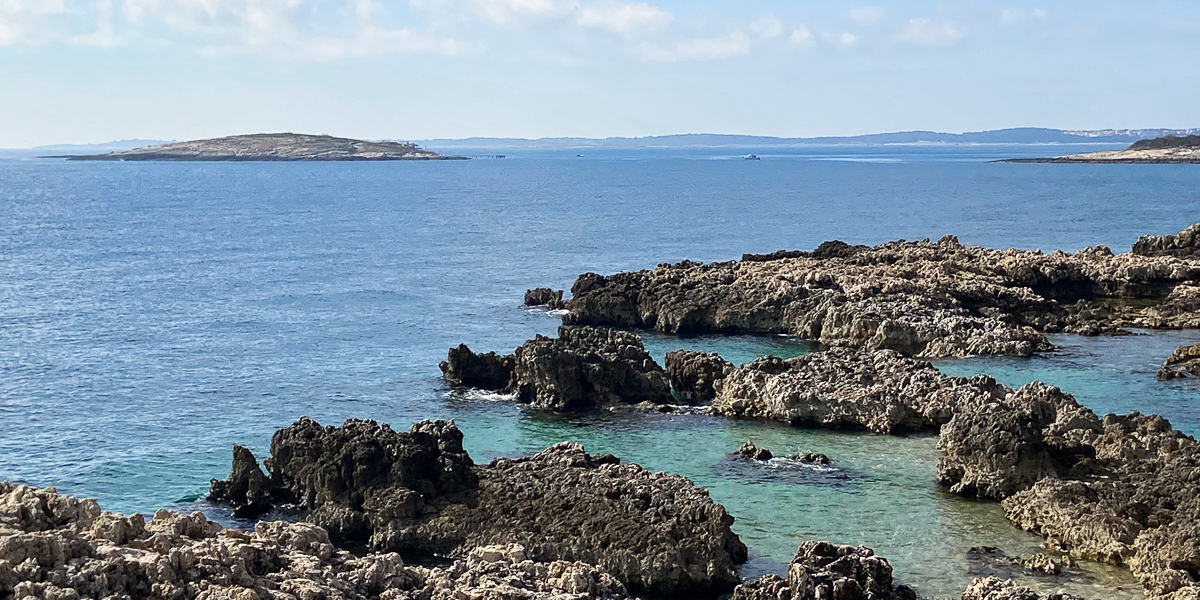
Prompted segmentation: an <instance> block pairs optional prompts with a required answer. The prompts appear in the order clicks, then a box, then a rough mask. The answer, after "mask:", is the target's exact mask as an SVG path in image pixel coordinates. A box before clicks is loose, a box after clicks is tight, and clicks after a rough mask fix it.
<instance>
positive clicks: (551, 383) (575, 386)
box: [513, 327, 674, 411]
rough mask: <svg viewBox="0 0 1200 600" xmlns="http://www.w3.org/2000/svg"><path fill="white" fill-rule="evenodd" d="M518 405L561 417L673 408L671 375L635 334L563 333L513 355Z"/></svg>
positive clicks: (588, 330) (538, 340)
mask: <svg viewBox="0 0 1200 600" xmlns="http://www.w3.org/2000/svg"><path fill="white" fill-rule="evenodd" d="M513 362H514V367H513V371H514V374H515V380H516V391H517V401H518V402H521V403H524V404H529V405H532V406H535V407H538V408H547V409H551V410H557V411H573V410H587V409H592V408H598V407H602V406H606V405H611V404H622V403H624V404H637V403H640V402H651V403H654V404H670V403H672V402H674V398H673V397H672V396H671V385H670V382H669V380H668V378H667V374H666V372H664V371H663V369H662V367H660V366H658V363H656V362H654V359H653V358H651V357H650V354H649V353H648V352H646V349H645V347H643V346H642V339H641V337H639V336H638V335H637V334H635V333H629V332H626V331H618V330H615V329H604V328H596V327H561V328H559V330H558V338H548V337H544V336H540V335H539V336H537V337H536V338H534V339H532V340H530V341H528V342H525V343H524V344H522V345H521V346H520V347H519V348H517V350H516V352H515V354H514V355H513Z"/></svg>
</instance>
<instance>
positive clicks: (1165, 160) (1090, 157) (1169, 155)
mask: <svg viewBox="0 0 1200 600" xmlns="http://www.w3.org/2000/svg"><path fill="white" fill-rule="evenodd" d="M1000 162H1014V163H1090V164H1170V163H1191V164H1197V163H1200V135H1188V136H1183V137H1177V136H1173V135H1169V136H1166V137H1160V138H1154V139H1150V140H1139V141H1136V142H1134V143H1133V144H1132V145H1131V146H1129V147H1128V148H1126V149H1124V150H1109V151H1105V152H1088V153H1086V154H1068V155H1066V156H1054V157H1050V158H1010V159H1007V160H1003V161H1000Z"/></svg>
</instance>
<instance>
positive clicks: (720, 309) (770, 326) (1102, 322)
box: [563, 228, 1200, 358]
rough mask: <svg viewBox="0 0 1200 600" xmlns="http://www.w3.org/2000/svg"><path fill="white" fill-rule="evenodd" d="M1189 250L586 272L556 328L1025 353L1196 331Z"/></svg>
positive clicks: (747, 258)
mask: <svg viewBox="0 0 1200 600" xmlns="http://www.w3.org/2000/svg"><path fill="white" fill-rule="evenodd" d="M1189 232H1191V233H1189ZM1167 239H1169V241H1166V240H1167ZM1195 248H1197V238H1196V236H1195V231H1193V228H1189V230H1187V231H1185V232H1183V233H1181V234H1179V235H1178V236H1166V238H1163V237H1159V236H1149V237H1146V238H1143V239H1142V240H1139V242H1138V244H1137V245H1136V246H1135V250H1134V251H1132V252H1127V253H1124V254H1114V253H1113V252H1112V251H1111V250H1109V249H1108V248H1107V247H1105V246H1094V247H1090V248H1086V249H1084V250H1080V251H1078V252H1075V253H1073V254H1067V253H1065V252H1061V251H1055V252H1052V253H1049V254H1046V253H1043V252H1041V251H1037V250H1015V249H1008V250H994V249H989V248H982V247H978V246H964V245H962V244H960V243H959V242H958V240H957V239H956V238H955V237H953V236H946V237H943V238H942V239H940V240H938V241H936V242H930V241H929V240H923V241H918V242H908V241H903V240H901V241H896V242H888V243H884V244H881V245H879V246H875V247H873V248H868V247H865V246H849V245H847V244H844V243H841V242H836V241H835V242H826V243H824V244H822V245H821V246H820V247H818V248H817V249H816V250H814V251H812V252H805V251H780V252H776V253H773V254H768V255H753V254H748V255H744V256H743V257H742V260H740V261H729V262H717V263H709V264H702V263H697V262H692V261H684V262H680V263H676V264H662V265H659V266H658V267H656V268H654V269H649V270H643V271H633V272H624V273H616V274H613V275H600V274H596V273H585V274H583V275H581V276H579V278H578V279H577V280H576V281H575V283H574V285H573V286H572V288H571V294H572V298H571V299H570V300H568V301H566V303H565V305H566V308H567V310H568V311H569V312H568V313H567V314H566V315H565V316H564V317H563V322H564V324H567V325H598V326H606V327H615V328H620V329H654V330H657V331H661V332H665V333H673V334H702V333H719V334H746V333H761V334H787V335H792V336H796V337H800V338H805V339H810V340H814V341H817V342H820V343H822V344H824V345H828V346H851V347H859V348H867V349H890V350H896V351H898V352H901V353H904V354H906V355H910V356H920V357H931V358H932V357H960V356H970V355H989V354H992V355H995V354H1006V355H1018V356H1024V355H1029V354H1032V353H1035V352H1040V351H1046V350H1050V349H1051V348H1052V346H1051V344H1050V343H1049V341H1048V340H1047V339H1046V337H1045V334H1047V333H1058V332H1066V333H1079V334H1084V335H1100V334H1123V333H1128V331H1127V330H1128V328H1131V327H1143V328H1152V329H1173V328H1189V327H1196V326H1200V262H1197V261H1193V260H1191V259H1190V257H1191V256H1192V254H1191V252H1193V251H1194V249H1195Z"/></svg>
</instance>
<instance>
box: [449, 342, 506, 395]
mask: <svg viewBox="0 0 1200 600" xmlns="http://www.w3.org/2000/svg"><path fill="white" fill-rule="evenodd" d="M438 368H440V369H441V370H442V376H443V377H445V378H446V379H447V380H450V381H453V382H455V383H457V384H459V385H464V386H467V387H472V388H478V389H481V390H493V391H499V390H504V389H507V388H509V387H511V386H512V378H513V357H512V356H511V355H510V356H501V355H499V354H496V353H495V352H487V353H482V352H481V353H478V354H477V353H475V352H472V351H471V349H470V348H468V347H467V345H466V344H459V345H458V347H457V348H451V349H450V352H449V353H448V354H447V355H446V360H444V361H442V362H441V363H439V364H438Z"/></svg>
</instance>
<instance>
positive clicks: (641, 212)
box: [0, 145, 1200, 598]
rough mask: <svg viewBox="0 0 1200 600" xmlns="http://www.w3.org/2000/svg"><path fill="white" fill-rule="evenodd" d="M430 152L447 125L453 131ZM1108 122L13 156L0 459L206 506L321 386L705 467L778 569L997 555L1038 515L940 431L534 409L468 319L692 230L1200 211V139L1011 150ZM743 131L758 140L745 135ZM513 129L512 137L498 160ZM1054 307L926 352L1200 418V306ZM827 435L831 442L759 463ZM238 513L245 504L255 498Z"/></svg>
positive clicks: (924, 590)
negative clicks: (827, 142) (885, 141)
mask: <svg viewBox="0 0 1200 600" xmlns="http://www.w3.org/2000/svg"><path fill="white" fill-rule="evenodd" d="M435 149H436V148H435ZM1099 149H1111V147H1110V146H1098V145H1097V146H1078V147H1075V146H1005V145H974V146H972V145H886V146H797V147H787V148H750V147H719V148H648V149H637V150H618V149H563V150H522V149H506V150H496V149H478V150H474V151H472V150H471V149H466V150H464V149H456V152H457V153H463V154H468V155H476V156H488V157H489V158H476V159H474V160H469V161H446V162H392V163H105V162H68V161H64V160H60V159H39V158H35V157H32V156H28V155H10V156H9V157H8V158H0V479H7V480H11V481H18V482H25V483H29V484H32V485H36V486H55V487H57V488H58V489H59V490H60V491H62V492H65V493H70V494H74V495H79V496H86V497H94V498H97V499H99V501H100V503H101V505H102V506H103V507H104V508H106V509H108V510H113V511H118V512H123V513H130V512H145V513H152V512H153V511H155V510H158V509H162V508H168V509H171V510H180V511H191V510H201V511H204V512H206V513H208V514H210V515H211V516H214V517H215V518H218V519H222V520H224V521H225V522H227V523H229V524H232V525H238V523H237V522H234V521H232V520H231V519H230V518H229V517H228V516H227V514H226V511H225V510H224V509H222V508H221V507H217V506H213V505H210V504H208V503H207V502H206V501H204V499H203V496H204V494H205V492H206V490H207V488H208V485H209V480H210V479H212V478H224V477H225V476H226V475H227V474H228V473H229V465H230V459H231V447H232V445H233V444H241V445H244V446H247V447H249V448H251V449H252V450H253V451H254V452H255V453H256V454H257V455H258V456H259V457H260V459H261V458H263V457H265V456H267V455H268V448H269V443H270V438H271V434H272V433H273V432H274V431H275V430H276V429H278V428H281V427H285V426H287V425H288V424H290V423H292V422H293V421H295V420H296V419H297V418H299V417H301V416H304V415H307V416H309V417H312V418H314V419H316V420H318V421H320V422H321V423H324V424H340V423H341V422H342V421H344V420H345V419H348V418H367V419H376V420H380V421H384V422H387V423H390V424H392V425H393V427H395V428H397V429H406V428H407V427H408V425H409V424H410V423H412V422H414V421H417V420H420V419H432V418H439V419H454V420H455V422H456V423H457V424H458V426H459V427H460V428H461V429H462V430H463V431H464V432H465V436H466V440H465V444H466V447H467V449H468V451H469V452H470V454H471V456H472V457H473V459H474V460H475V461H476V462H481V463H482V462H486V461H488V460H491V459H493V458H496V457H500V456H514V455H520V454H525V453H532V452H536V451H538V450H540V449H542V448H545V447H546V446H549V445H551V444H553V443H556V442H559V441H563V440H572V441H578V442H581V443H583V444H584V445H585V446H586V448H587V449H588V451H590V452H593V453H601V452H609V453H613V454H616V455H617V456H620V457H622V458H623V459H625V460H626V461H629V462H635V463H638V464H640V465H642V466H644V467H646V468H648V469H653V470H662V471H668V472H672V473H679V474H682V475H685V476H687V477H689V478H690V479H691V480H692V481H694V482H695V483H696V484H697V485H700V486H703V487H705V488H707V489H708V490H709V491H710V493H711V495H712V498H713V499H714V500H715V501H717V502H720V503H721V504H723V505H724V506H725V507H726V508H727V509H728V511H729V512H730V513H731V514H732V515H733V516H734V517H735V518H736V523H735V524H734V529H735V531H736V532H737V533H738V534H739V535H740V536H741V538H742V539H743V540H744V541H745V542H746V544H747V545H748V546H749V547H750V549H751V554H752V560H751V561H750V563H748V564H747V565H746V566H745V567H744V569H743V572H744V574H745V575H747V576H753V575H756V574H760V573H765V572H782V571H784V570H785V569H786V563H787V562H788V560H789V559H790V558H791V556H792V555H793V554H794V552H795V550H796V547H797V546H798V545H799V544H800V543H801V542H802V541H804V540H816V539H820V540H830V541H833V542H836V543H839V544H856V545H857V544H861V545H866V546H869V547H871V548H874V549H875V551H876V552H877V553H878V554H880V555H882V556H885V557H887V558H888V559H889V560H890V561H891V564H892V565H893V567H894V569H895V576H896V579H897V580H898V581H900V582H903V583H906V584H909V585H911V586H912V587H914V588H915V589H917V591H918V592H919V593H921V594H922V595H925V596H931V597H932V596H937V597H957V596H958V595H959V594H961V592H962V590H963V588H964V587H965V586H966V585H967V583H968V582H969V581H970V580H971V578H972V577H974V576H977V575H981V574H988V573H991V572H993V570H992V568H993V567H994V565H992V566H991V567H989V566H988V565H987V564H984V563H983V562H982V561H979V560H977V559H975V558H972V557H971V555H970V553H969V552H968V551H969V549H971V548H972V547H977V546H993V547H998V548H1000V549H1001V550H1003V551H1004V552H1006V553H1008V554H1010V555H1021V556H1028V555H1030V554H1032V553H1034V552H1038V551H1041V550H1042V548H1041V541H1040V539H1039V538H1037V537H1036V536H1034V535H1032V534H1028V533H1024V532H1021V531H1018V530H1016V529H1015V528H1013V527H1012V526H1011V525H1009V524H1008V523H1007V522H1006V521H1005V519H1004V515H1003V511H1002V509H1001V508H1000V507H999V505H997V504H996V503H993V502H982V501H974V500H967V499H962V498H958V497H954V496H951V495H948V494H945V493H943V492H942V491H939V490H938V489H937V488H936V486H935V484H934V465H935V462H936V460H937V455H938V451H937V440H936V438H935V437H930V436H913V437H889V436H878V435H869V434H862V433H845V432H830V431H820V430H806V429H793V428H790V427H786V426H782V425H778V424H773V423H760V422H754V421H739V420H729V419H723V418H713V417H707V416H695V415H675V416H668V415H645V414H626V413H597V414H587V415H575V416H559V415H553V414H546V413H539V412H533V411H527V410H523V409H521V408H519V407H517V406H515V405H514V404H513V403H512V402H510V401H509V400H510V399H508V398H504V397H502V396H497V395H494V394H491V395H489V394H483V393H478V392H469V391H462V390H453V389H451V388H449V387H448V386H447V385H446V384H445V383H444V382H443V381H442V379H441V378H440V372H439V370H438V366H437V364H438V362H439V361H440V360H443V359H444V358H445V355H446V350H447V348H449V347H451V346H456V345H458V344H460V343H466V344H468V345H469V346H470V347H471V348H472V349H475V350H480V351H487V350H497V351H501V352H510V351H512V349H513V348H515V347H516V346H518V345H519V344H521V343H522V342H523V341H524V340H526V339H529V338H531V337H533V336H534V335H535V334H539V333H540V334H546V335H553V334H554V333H555V331H556V329H557V327H558V325H559V323H560V319H559V315H557V314H555V313H552V312H548V311H546V310H542V309H531V308H527V307H524V306H522V295H523V293H524V291H525V290H526V289H527V288H532V287H553V288H556V289H569V288H570V286H571V283H572V282H573V281H574V279H575V278H576V277H577V276H578V275H579V274H581V273H584V272H588V271H594V272H599V273H613V272H616V271H622V270H631V269H643V268H652V267H654V266H655V265H657V264H660V263H665V262H676V261H680V260H683V259H691V260H699V261H723V260H731V259H737V258H739V257H740V256H741V254H742V253H746V252H752V253H764V252H771V251H774V250H779V249H812V248H814V247H816V246H817V245H818V244H819V243H821V242H822V241H825V240H832V239H838V240H843V241H845V242H849V243H852V244H878V243H882V242H885V241H889V240H896V239H907V240H918V239H923V238H930V239H936V238H938V237H941V236H942V235H945V234H954V235H957V236H958V238H959V239H960V240H961V241H962V242H963V243H965V244H975V245H984V246H990V247H997V248H1009V247H1013V248H1026V249H1041V250H1043V251H1046V252H1049V251H1053V250H1056V249H1062V250H1066V251H1068V252H1071V251H1075V250H1078V249H1080V248H1083V247H1086V246H1091V245H1096V244H1105V245H1107V246H1109V247H1110V248H1112V249H1113V250H1114V251H1117V252H1122V251H1127V250H1128V249H1129V248H1130V247H1131V245H1132V244H1133V242H1134V241H1135V240H1136V239H1137V237H1138V236H1140V235H1143V234H1167V233H1175V232H1177V231H1179V230H1181V229H1183V228H1184V227H1186V226H1187V225H1189V224H1191V223H1193V222H1195V221H1200V166H1197V165H1063V164H1011V163H996V162H993V161H994V160H996V159H1000V158H1007V157H1033V156H1045V155H1058V154H1066V153H1072V152H1081V151H1091V150H1099ZM749 153H754V154H757V155H758V156H759V157H760V159H761V160H746V159H745V158H744V156H745V155H746V154H749ZM498 154H503V155H504V158H491V157H492V156H496V155H498ZM1138 333H1139V334H1140V335H1136V336H1132V337H1100V338H1082V337H1078V336H1070V335H1058V336H1053V338H1052V341H1053V342H1054V343H1055V344H1056V345H1058V346H1059V347H1060V350H1058V351H1055V352H1050V353H1046V354H1043V355H1039V356H1035V357H1032V358H969V359H963V360H943V361H938V362H937V363H936V364H937V366H938V367H939V368H941V369H943V370H944V371H946V372H948V373H951V374H955V375H973V374H976V373H987V374H990V375H992V376H994V377H996V378H997V379H999V380H1000V381H1001V382H1003V383H1005V384H1008V385H1012V386H1018V385H1022V384H1024V383H1027V382H1029V381H1033V380H1041V381H1044V382H1047V383H1050V384H1053V385H1057V386H1060V387H1061V388H1062V389H1064V390H1066V391H1068V392H1070V393H1072V394H1074V395H1075V396H1076V398H1078V399H1079V400H1080V401H1081V402H1083V403H1084V404H1085V405H1087V406H1089V407H1091V408H1093V409H1095V410H1096V411H1098V412H1100V413H1105V412H1118V413H1125V412H1129V411H1140V412H1143V413H1158V414H1162V415H1164V416H1166V417H1168V418H1169V419H1170V420H1171V422H1172V423H1173V424H1174V425H1175V426H1176V427H1177V428H1178V429H1181V430H1183V431H1185V432H1187V433H1189V434H1193V435H1194V434H1197V433H1200V411H1197V407H1198V406H1200V387H1198V386H1197V384H1196V383H1194V382H1191V381H1175V382H1158V381H1156V379H1155V371H1156V370H1157V368H1158V367H1159V366H1160V365H1161V363H1162V361H1163V359H1164V358H1165V357H1166V356H1167V354H1169V353H1170V351H1171V350H1173V349H1174V348H1175V347H1176V346H1177V345H1180V344H1185V343H1200V332H1196V331H1186V332H1149V331H1146V332H1138ZM644 337H645V342H646V345H647V347H648V349H649V350H650V351H651V353H652V354H653V355H654V356H656V357H657V358H658V359H659V360H661V359H662V357H663V355H665V354H666V353H667V352H668V351H671V350H675V349H679V348H693V349H701V350H705V351H716V352H719V353H721V354H722V355H724V356H725V357H726V358H728V359H730V360H732V361H734V362H735V363H742V362H749V361H751V360H753V359H754V358H756V357H758V356H763V355H767V354H775V355H780V356H785V357H786V356H795V355H799V354H802V353H805V352H809V351H812V350H813V347H812V346H811V345H810V344H809V343H807V342H805V341H804V340H798V339H794V338H789V337H779V336H738V337H720V336H717V337H713V336H701V337H690V338H679V337H673V336H665V335H660V334H653V333H648V334H646V335H645V336H644ZM746 440H753V441H754V442H755V443H756V444H758V445H759V446H762V447H767V448H770V449H771V450H772V451H773V452H774V453H775V454H776V455H786V454H790V453H799V452H821V453H824V454H826V455H828V456H829V457H830V458H831V459H833V461H834V462H833V465H831V466H830V467H828V468H814V467H801V466H797V465H795V464H790V463H787V462H786V461H772V462H770V463H766V464H763V465H753V464H746V463H739V462H737V461H732V460H731V459H730V458H729V457H728V454H729V453H730V452H732V451H734V450H735V449H737V447H738V446H739V445H740V444H741V443H742V442H745V441H746ZM243 525H244V523H243ZM1070 572H1071V573H1072V574H1071V575H1068V576H1065V577H1059V578H1051V579H1037V578H1032V577H1025V576H1024V575H1022V574H1020V573H1017V574H1016V575H1017V576H1019V577H1022V582H1023V583H1027V584H1029V585H1034V586H1037V587H1039V588H1045V589H1058V588H1063V589H1068V590H1070V591H1074V592H1075V593H1079V594H1082V595H1085V596H1090V597H1103V598H1122V597H1129V598H1139V597H1141V592H1140V588H1139V586H1137V585H1136V583H1135V582H1134V581H1133V580H1132V578H1131V577H1130V576H1129V575H1128V573H1127V572H1125V571H1122V570H1120V569H1115V568H1112V567H1106V566H1103V565H1097V564H1092V563H1086V562H1084V563H1080V564H1079V565H1077V566H1076V567H1074V568H1072V569H1070Z"/></svg>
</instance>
